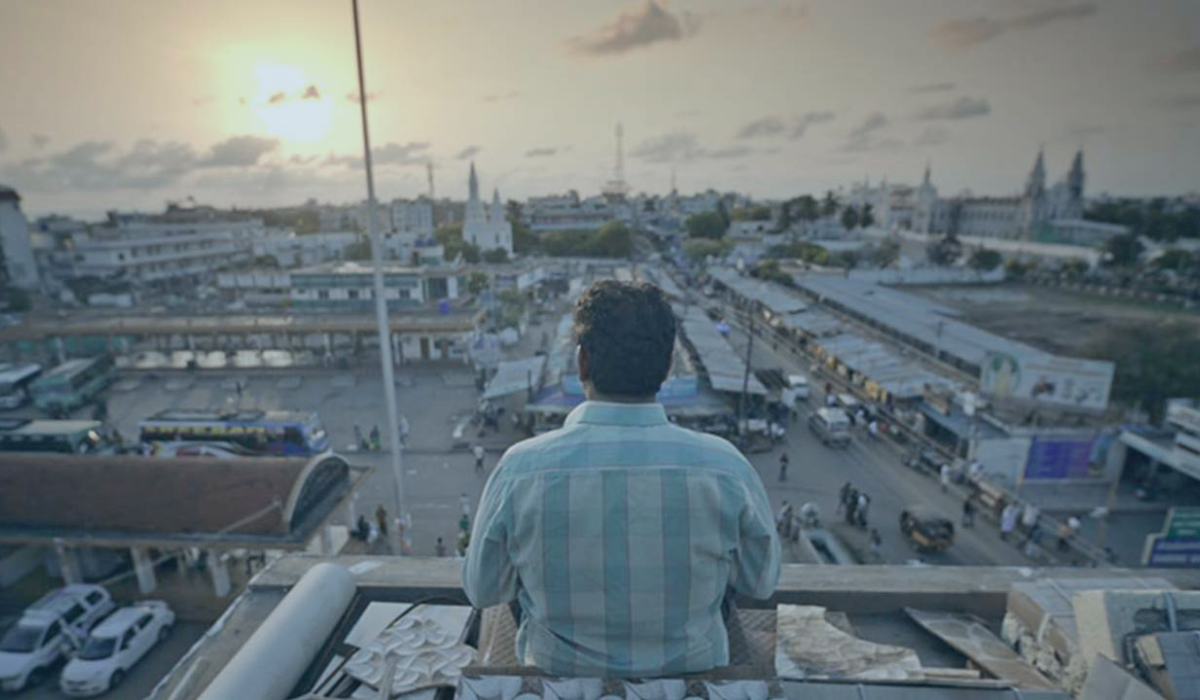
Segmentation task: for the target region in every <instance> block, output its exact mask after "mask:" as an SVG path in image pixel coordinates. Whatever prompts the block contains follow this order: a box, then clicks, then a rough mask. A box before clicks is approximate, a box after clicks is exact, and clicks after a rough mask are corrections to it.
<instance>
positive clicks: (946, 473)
mask: <svg viewBox="0 0 1200 700" xmlns="http://www.w3.org/2000/svg"><path fill="white" fill-rule="evenodd" d="M938 478H939V480H940V481H941V484H942V493H946V492H947V491H948V490H950V465H949V464H946V463H943V464H942V469H941V472H940V474H939V477H938Z"/></svg>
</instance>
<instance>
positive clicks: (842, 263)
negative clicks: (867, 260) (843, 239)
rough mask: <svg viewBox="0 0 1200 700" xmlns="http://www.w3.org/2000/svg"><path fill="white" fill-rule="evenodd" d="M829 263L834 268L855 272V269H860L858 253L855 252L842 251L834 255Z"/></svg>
mask: <svg viewBox="0 0 1200 700" xmlns="http://www.w3.org/2000/svg"><path fill="white" fill-rule="evenodd" d="M829 262H830V263H831V264H832V265H833V266H834V267H841V268H845V269H847V270H853V269H854V268H856V267H858V253H856V252H855V251H853V250H840V251H838V252H836V253H834V254H833V256H832V257H831V258H830V260H829Z"/></svg>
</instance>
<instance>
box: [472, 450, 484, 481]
mask: <svg viewBox="0 0 1200 700" xmlns="http://www.w3.org/2000/svg"><path fill="white" fill-rule="evenodd" d="M473 451H474V452H475V472H476V473H477V474H482V473H483V445H481V444H479V443H475V449H474V450H473Z"/></svg>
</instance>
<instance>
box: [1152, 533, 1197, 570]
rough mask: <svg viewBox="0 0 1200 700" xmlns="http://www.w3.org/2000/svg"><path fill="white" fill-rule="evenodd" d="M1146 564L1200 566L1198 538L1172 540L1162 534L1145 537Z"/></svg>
mask: <svg viewBox="0 0 1200 700" xmlns="http://www.w3.org/2000/svg"><path fill="white" fill-rule="evenodd" d="M1142 559H1143V561H1144V563H1145V565H1146V566H1153V567H1164V568H1166V567H1170V568H1188V569H1195V568H1200V540H1172V539H1169V538H1167V537H1164V536H1163V535H1150V536H1149V537H1147V538H1146V553H1145V556H1143V557H1142Z"/></svg>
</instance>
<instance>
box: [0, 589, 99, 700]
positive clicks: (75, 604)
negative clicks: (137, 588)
mask: <svg viewBox="0 0 1200 700" xmlns="http://www.w3.org/2000/svg"><path fill="white" fill-rule="evenodd" d="M112 609H113V602H112V596H110V595H109V594H108V591H106V590H105V589H104V588H102V587H100V586H93V585H88V584H72V585H69V586H65V587H63V588H59V589H57V590H53V591H51V592H49V593H47V594H46V595H44V596H42V597H41V598H40V599H39V600H38V601H37V602H36V603H34V604H33V605H30V606H29V607H28V608H26V609H25V612H24V614H22V615H21V618H20V619H19V620H18V621H17V624H15V625H13V626H12V627H11V628H9V630H8V631H7V632H6V633H5V634H4V637H3V638H0V690H5V691H11V692H16V691H18V690H21V689H22V688H26V687H29V686H34V685H38V684H39V683H41V682H42V681H44V680H45V679H46V678H47V676H49V675H50V671H51V669H52V668H53V667H54V665H55V664H56V663H57V662H58V660H59V659H60V658H62V657H63V656H65V655H66V654H67V652H68V651H69V650H71V649H73V648H76V647H77V646H78V645H79V644H80V643H81V642H82V641H83V639H84V638H85V637H87V633H88V630H90V629H91V628H92V626H93V625H95V624H96V622H97V621H98V620H99V619H100V618H102V617H104V616H105V615H107V614H108V613H109V611H111V610H112Z"/></svg>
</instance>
